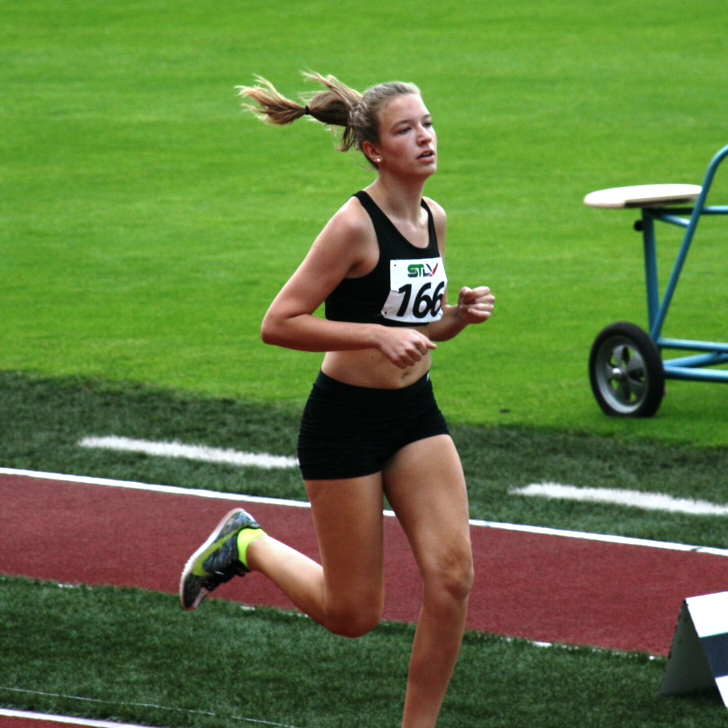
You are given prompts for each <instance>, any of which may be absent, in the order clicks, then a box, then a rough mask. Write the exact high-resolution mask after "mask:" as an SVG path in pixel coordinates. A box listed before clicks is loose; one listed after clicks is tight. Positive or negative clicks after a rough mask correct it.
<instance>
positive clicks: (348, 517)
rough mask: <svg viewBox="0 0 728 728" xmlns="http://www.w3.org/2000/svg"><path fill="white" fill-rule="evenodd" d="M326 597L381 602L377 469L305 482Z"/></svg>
mask: <svg viewBox="0 0 728 728" xmlns="http://www.w3.org/2000/svg"><path fill="white" fill-rule="evenodd" d="M306 490H307V492H308V497H309V500H310V502H311V511H312V514H313V521H314V527H315V529H316V537H317V540H318V545H319V552H320V556H321V563H322V565H323V567H324V582H325V588H326V591H327V598H328V599H329V600H333V601H338V602H348V603H351V604H354V603H356V601H357V600H360V601H366V602H367V603H370V604H371V602H372V601H375V602H380V601H382V600H383V594H384V543H383V541H384V526H383V515H382V510H383V500H384V496H383V491H382V478H381V475H380V474H379V473H377V474H375V475H368V476H364V477H360V478H350V479H345V480H308V481H306Z"/></svg>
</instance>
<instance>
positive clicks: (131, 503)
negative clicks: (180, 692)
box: [0, 474, 728, 655]
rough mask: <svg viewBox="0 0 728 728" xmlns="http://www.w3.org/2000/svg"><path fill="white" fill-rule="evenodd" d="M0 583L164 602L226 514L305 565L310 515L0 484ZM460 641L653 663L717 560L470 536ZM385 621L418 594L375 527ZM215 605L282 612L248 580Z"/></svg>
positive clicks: (224, 590) (703, 590)
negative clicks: (94, 588)
mask: <svg viewBox="0 0 728 728" xmlns="http://www.w3.org/2000/svg"><path fill="white" fill-rule="evenodd" d="M0 503H2V511H1V512H0V573H4V574H9V575H17V576H25V577H30V578H38V579H45V580H50V581H57V582H62V583H83V584H89V585H115V586H128V587H140V588H143V589H150V590H154V591H159V592H165V593H177V586H178V579H179V573H180V571H181V568H182V566H183V565H184V563H185V561H186V559H187V557H188V556H189V554H190V553H191V552H192V551H193V550H194V549H195V548H197V546H198V545H199V543H201V542H202V541H203V540H204V539H205V538H206V537H207V536H208V534H209V532H210V531H211V530H212V528H213V527H214V526H215V525H216V524H217V522H218V521H219V519H220V518H221V517H222V515H223V514H224V513H225V512H226V511H227V510H229V509H230V508H232V507H234V506H235V505H237V504H242V505H243V506H244V507H246V508H248V509H249V510H251V511H252V512H253V513H254V515H255V516H256V518H257V519H258V520H259V521H260V522H261V523H262V524H263V525H264V527H265V528H266V530H267V531H268V532H269V533H271V535H274V536H276V537H279V538H281V539H282V540H284V541H286V542H287V543H289V544H290V545H292V546H294V547H296V548H298V549H300V550H302V551H304V552H305V553H307V554H309V555H311V556H313V557H314V558H315V557H316V555H317V549H316V543H315V538H314V534H313V528H312V524H311V516H310V511H309V510H308V509H307V508H298V507H293V506H290V505H272V504H267V503H266V504H261V503H253V504H251V503H246V502H245V501H244V500H241V499H240V498H239V497H233V496H231V497H230V500H219V499H210V498H203V497H200V496H199V494H196V493H195V491H189V493H188V494H177V493H173V494H170V493H167V492H155V491H146V490H140V489H130V488H125V487H106V486H101V485H95V484H90V483H79V482H66V481H63V480H52V479H49V478H43V477H37V476H36V477H28V476H26V475H15V474H14V475H2V474H0ZM472 533H473V547H474V553H475V565H476V585H475V588H474V590H473V594H472V598H471V606H470V616H469V619H468V628H469V629H471V630H481V631H485V632H489V633H493V634H499V635H506V636H510V637H522V638H526V639H529V640H536V641H542V642H558V643H564V644H571V645H590V646H595V647H602V648H608V649H615V650H625V651H638V652H648V653H650V654H653V655H667V654H668V652H669V648H670V645H671V643H672V637H673V634H674V630H675V626H676V624H677V619H678V615H679V612H680V608H681V605H682V602H683V600H684V599H685V598H686V597H689V596H697V595H700V594H711V593H714V592H718V591H724V590H725V589H726V585H727V584H728V558H726V557H725V556H722V555H716V554H709V553H698V552H690V551H687V552H686V551H676V550H669V549H662V548H650V547H646V546H638V545H624V544H617V543H609V542H600V541H594V540H584V539H581V538H572V537H565V536H559V535H550V534H543V533H530V532H522V531H513V530H508V529H506V528H499V527H493V526H492V525H491V526H489V527H478V526H474V527H473V529H472ZM385 538H386V578H387V601H386V607H385V619H387V620H393V621H407V622H414V621H416V619H417V615H418V610H419V601H420V595H421V584H420V580H419V576H418V574H417V570H416V568H415V564H414V560H413V558H412V556H411V554H410V552H409V549H408V546H407V543H406V539H405V537H404V534H403V533H402V530H401V528H400V527H399V524H398V523H397V522H396V521H395V519H393V518H387V519H386V528H385ZM216 596H219V597H222V598H225V599H229V600H233V601H240V602H244V603H246V604H251V605H269V606H276V607H283V608H293V607H292V604H291V603H290V602H289V600H288V599H287V598H286V597H285V596H284V595H283V594H282V593H281V592H280V591H279V590H278V589H277V588H276V587H275V586H273V585H272V584H271V583H270V582H268V581H267V580H266V579H265V578H263V577H262V576H260V575H257V574H249V575H248V576H247V577H246V578H245V579H237V580H235V581H234V582H231V583H229V584H226V585H224V586H222V587H221V588H220V590H219V591H218V592H216Z"/></svg>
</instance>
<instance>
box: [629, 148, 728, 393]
mask: <svg viewBox="0 0 728 728" xmlns="http://www.w3.org/2000/svg"><path fill="white" fill-rule="evenodd" d="M726 156H728V146H725V147H723V149H721V150H720V151H719V152H718V153H717V154H716V155H715V156H714V157H713V159H712V161H711V162H710V165H709V166H708V171H707V173H706V175H705V180H704V182H703V186H702V190H701V192H700V195H699V196H698V199H697V201H696V203H695V207H694V208H692V209H690V208H687V209H685V208H683V209H677V208H672V209H668V208H649V207H643V208H642V218H641V220H639V221H638V223H637V224H636V226H635V227H636V228H637V229H638V230H641V231H642V238H643V243H644V254H645V277H646V282H647V315H648V320H649V325H650V328H649V333H650V337H651V338H652V340H653V341H654V342H655V344H656V345H657V347H658V348H659V349H660V351H663V350H665V349H674V350H678V351H695V352H702V353H700V354H694V355H691V356H684V357H679V358H676V359H669V360H667V361H665V360H664V359H663V364H664V368H665V377H666V378H668V379H684V380H700V381H706V382H728V370H715V369H712V370H706V369H704V368H705V367H712V366H716V365H719V364H726V363H728V344H726V343H719V342H713V341H695V340H690V339H670V338H666V337H664V336H662V327H663V325H664V323H665V319H666V318H667V314H668V311H669V309H670V304H671V303H672V298H673V295H674V293H675V289H676V288H677V284H678V280H679V278H680V274H681V272H682V269H683V266H684V265H685V260H686V259H687V256H688V252H689V251H690V247H691V245H692V243H693V239H694V237H695V231H696V229H697V227H698V223H699V222H700V218H701V217H702V216H703V215H728V206H713V207H709V206H707V205H706V202H707V199H708V194H709V193H710V188H711V186H712V184H713V179H714V177H715V174H716V172H717V170H718V167H719V166H720V164H721V162H722V161H723V160H724V159H725V157H726ZM685 215H688V216H689V217H684V216H685ZM655 221H660V222H665V223H668V224H670V225H676V226H678V227H682V228H685V236H684V238H683V242H682V246H681V247H680V250H679V252H678V256H677V259H676V261H675V265H674V267H673V269H672V273H671V275H670V279H669V281H668V283H667V287H666V288H665V293H664V295H663V296H662V299H660V287H659V277H658V271H657V240H656V235H655Z"/></svg>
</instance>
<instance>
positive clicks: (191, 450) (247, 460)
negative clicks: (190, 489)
mask: <svg viewBox="0 0 728 728" xmlns="http://www.w3.org/2000/svg"><path fill="white" fill-rule="evenodd" d="M78 444H79V447H85V448H92V449H100V450H115V451H117V452H132V453H142V454H144V455H154V456H158V457H166V458H183V459H185V460H200V461H203V462H208V463H221V464H224V465H238V466H253V467H256V468H265V469H273V468H295V467H297V466H298V460H297V459H296V458H291V457H285V456H282V455H268V454H267V453H252V452H239V451H237V450H226V449H222V448H217V447H208V446H206V445H185V444H184V443H181V442H154V441H152V440H135V439H132V438H129V437H117V436H115V435H112V436H109V437H84V438H83V440H81V441H80V442H79V443H78Z"/></svg>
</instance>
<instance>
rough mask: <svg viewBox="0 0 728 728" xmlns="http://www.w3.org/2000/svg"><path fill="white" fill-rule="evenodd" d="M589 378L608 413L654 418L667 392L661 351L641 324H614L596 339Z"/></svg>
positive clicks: (603, 408) (590, 359) (592, 350)
mask: <svg viewBox="0 0 728 728" xmlns="http://www.w3.org/2000/svg"><path fill="white" fill-rule="evenodd" d="M589 381H590V382H591V388H592V392H594V396H595V397H596V400H597V402H598V403H599V406H600V407H601V408H602V410H603V411H604V412H605V413H606V414H608V415H618V416H621V417H652V415H654V414H655V412H657V410H658V409H659V408H660V404H661V402H662V397H663V396H664V394H665V369H664V366H663V364H662V356H661V355H660V350H659V349H658V348H657V346H656V344H655V342H654V341H653V340H652V338H651V337H650V336H649V334H647V333H646V332H644V331H643V330H642V329H641V328H640V327H639V326H635V325H634V324H630V323H624V322H623V323H618V324H612V325H611V326H608V327H607V328H606V329H604V331H602V332H601V333H600V334H599V336H597V338H596V339H595V340H594V344H593V345H592V349H591V354H590V356H589Z"/></svg>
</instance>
